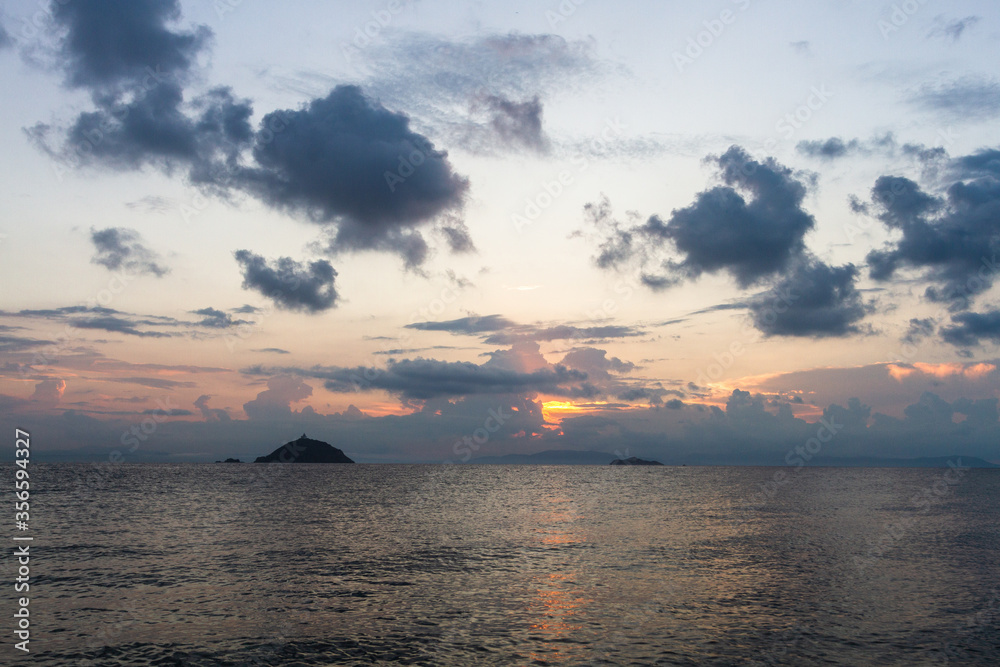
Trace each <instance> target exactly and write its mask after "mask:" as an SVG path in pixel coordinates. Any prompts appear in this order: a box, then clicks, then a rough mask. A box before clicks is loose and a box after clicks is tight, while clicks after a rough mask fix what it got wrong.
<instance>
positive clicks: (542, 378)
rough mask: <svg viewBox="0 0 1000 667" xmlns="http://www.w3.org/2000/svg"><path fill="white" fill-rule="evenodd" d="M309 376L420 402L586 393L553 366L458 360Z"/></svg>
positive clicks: (574, 374) (337, 387) (576, 378)
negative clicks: (524, 368) (515, 367)
mask: <svg viewBox="0 0 1000 667" xmlns="http://www.w3.org/2000/svg"><path fill="white" fill-rule="evenodd" d="M307 373H308V375H309V377H315V378H320V379H323V380H325V382H324V386H325V387H326V388H327V389H329V390H330V391H336V392H350V391H358V390H359V389H360V390H374V389H380V390H383V391H388V392H390V393H393V394H398V395H399V396H401V397H403V398H409V399H417V400H426V399H431V398H437V397H448V396H468V395H475V394H519V393H525V392H542V393H546V394H551V395H555V396H581V395H589V390H588V389H587V388H586V387H585V386H584V384H583V383H584V382H585V380H586V379H587V374H586V373H582V372H580V371H575V370H571V369H568V368H566V367H565V366H555V367H553V368H551V369H550V368H543V369H539V370H536V371H532V372H528V373H525V372H517V371H512V370H508V369H505V368H496V367H493V366H490V365H489V364H488V363H487V364H483V365H478V364H473V363H470V362H464V361H456V362H449V361H437V360H434V359H419V358H418V359H412V360H411V359H404V360H401V361H393V360H390V361H389V362H388V363H387V364H386V367H385V369H384V370H376V371H375V372H373V369H371V368H363V367H358V368H337V367H327V368H315V369H311V370H309V371H307Z"/></svg>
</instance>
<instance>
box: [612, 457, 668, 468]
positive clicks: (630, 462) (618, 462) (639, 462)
mask: <svg viewBox="0 0 1000 667" xmlns="http://www.w3.org/2000/svg"><path fill="white" fill-rule="evenodd" d="M611 465H613V466H661V465H663V464H662V463H660V462H659V461H647V460H646V459H640V458H638V457H636V456H630V457H628V458H627V459H615V460H614V461H612V462H611Z"/></svg>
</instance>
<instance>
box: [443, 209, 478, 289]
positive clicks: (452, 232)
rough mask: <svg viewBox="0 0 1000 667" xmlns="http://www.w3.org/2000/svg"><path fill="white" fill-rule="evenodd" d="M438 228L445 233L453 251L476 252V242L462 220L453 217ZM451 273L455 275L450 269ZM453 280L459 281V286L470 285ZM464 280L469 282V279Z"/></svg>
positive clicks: (449, 246)
mask: <svg viewBox="0 0 1000 667" xmlns="http://www.w3.org/2000/svg"><path fill="white" fill-rule="evenodd" d="M438 229H439V230H440V231H441V233H442V234H444V237H445V240H446V241H447V242H448V248H449V249H450V250H451V251H452V252H454V253H466V252H475V250H476V244H475V243H474V242H473V241H472V236H471V235H470V234H469V228H468V227H467V226H466V225H465V223H464V222H462V221H461V220H456V219H451V220H449V221H448V222H447V223H446V224H442V225H441V226H440V227H439V228H438ZM449 273H450V275H451V276H453V275H454V272H453V271H450V272H449ZM453 282H458V286H459V287H467V286H468V285H463V284H461V281H454V280H453ZM464 282H465V283H468V281H464ZM469 284H471V283H469Z"/></svg>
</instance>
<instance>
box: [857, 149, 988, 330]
mask: <svg viewBox="0 0 1000 667" xmlns="http://www.w3.org/2000/svg"><path fill="white" fill-rule="evenodd" d="M998 155H1000V153H998V152H997V151H995V150H987V151H980V152H979V153H976V154H973V155H969V156H965V157H961V158H958V159H956V160H953V161H952V164H951V169H950V172H949V174H950V178H951V181H950V182H949V183H947V184H946V186H945V187H944V188H943V192H942V193H941V194H937V193H934V192H926V191H925V190H923V189H922V188H921V187H920V185H918V184H917V183H915V182H913V181H911V180H910V179H908V178H903V177H899V176H882V177H880V178H879V179H878V180H877V181H876V182H875V186H874V187H873V188H872V206H871V207H870V208H871V210H872V211H873V212H874V214H875V215H876V216H877V217H878V219H879V220H880V221H881V222H882V224H884V225H885V226H886V227H887V228H888V229H889V230H891V231H893V232H896V233H899V234H901V238H900V239H899V240H896V241H892V242H890V243H888V244H887V245H886V246H885V247H883V248H881V249H878V250H873V251H871V252H870V253H869V254H868V257H867V261H868V266H869V271H870V274H871V277H872V278H874V279H875V280H880V281H885V280H889V279H890V278H892V277H893V276H894V275H895V274H896V273H897V271H899V270H901V269H915V270H918V271H921V272H922V277H923V279H924V280H927V281H929V282H931V283H932V285H931V286H929V287H928V288H927V290H926V292H925V295H926V296H927V298H928V299H930V300H931V301H935V302H939V303H947V304H949V305H950V307H951V308H952V309H953V310H964V309H967V308H968V307H969V304H970V303H971V301H972V300H973V298H974V297H975V295H977V294H979V293H981V292H982V291H984V290H986V289H988V288H989V287H991V286H992V285H993V282H994V281H995V279H996V256H997V253H998V252H1000V227H998V226H997V225H996V219H997V215H998V211H1000V173H998V166H997V165H998V164H1000V163H998V162H997V157H998Z"/></svg>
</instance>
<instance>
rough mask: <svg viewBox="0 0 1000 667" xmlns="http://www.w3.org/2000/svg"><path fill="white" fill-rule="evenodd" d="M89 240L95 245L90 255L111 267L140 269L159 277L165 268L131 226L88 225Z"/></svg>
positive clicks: (113, 269)
mask: <svg viewBox="0 0 1000 667" xmlns="http://www.w3.org/2000/svg"><path fill="white" fill-rule="evenodd" d="M90 240H91V242H92V243H93V244H94V247H95V248H96V249H97V254H96V255H94V257H93V258H92V259H91V261H92V262H93V263H94V264H99V265H101V266H103V267H105V268H107V269H110V270H112V271H117V270H119V269H124V270H125V271H127V272H129V273H144V274H150V275H154V276H156V277H158V278H159V277H162V276H164V275H166V274H167V273H168V272H169V269H168V268H166V267H165V266H163V265H162V264H160V263H159V257H158V256H157V254H156V253H154V252H153V251H152V250H150V249H149V248H147V247H146V246H145V245H143V243H142V238H141V237H140V236H139V233H138V232H137V231H135V230H134V229H127V228H125V227H108V228H106V229H91V230H90Z"/></svg>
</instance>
